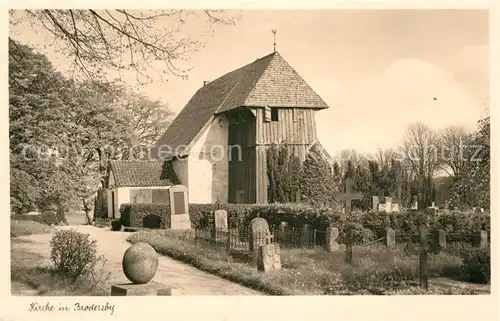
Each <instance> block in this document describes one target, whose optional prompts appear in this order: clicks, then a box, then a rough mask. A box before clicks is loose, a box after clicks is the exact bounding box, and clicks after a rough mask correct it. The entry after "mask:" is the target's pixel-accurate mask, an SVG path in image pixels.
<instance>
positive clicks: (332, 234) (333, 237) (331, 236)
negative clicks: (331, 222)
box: [326, 227, 340, 252]
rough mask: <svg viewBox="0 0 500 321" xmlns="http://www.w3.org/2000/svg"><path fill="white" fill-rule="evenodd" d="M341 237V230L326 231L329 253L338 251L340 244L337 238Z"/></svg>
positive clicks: (331, 229)
mask: <svg viewBox="0 0 500 321" xmlns="http://www.w3.org/2000/svg"><path fill="white" fill-rule="evenodd" d="M338 237H339V229H338V228H337V227H328V228H327V229H326V250H327V251H328V252H334V251H338V249H339V247H340V246H339V244H338V243H337V238H338Z"/></svg>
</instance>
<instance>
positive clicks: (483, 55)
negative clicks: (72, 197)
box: [11, 10, 489, 155]
mask: <svg viewBox="0 0 500 321" xmlns="http://www.w3.org/2000/svg"><path fill="white" fill-rule="evenodd" d="M206 27H207V26H206V25H204V24H203V22H202V21H201V20H200V21H191V22H189V23H188V24H187V25H186V27H185V29H184V31H183V32H185V33H186V34H191V35H192V34H199V33H200V31H203V30H205V29H206ZM272 29H276V30H277V35H276V43H277V51H278V52H279V53H280V54H281V55H282V56H283V58H284V59H285V60H286V61H288V62H289V63H290V65H291V66H292V67H293V68H294V69H295V70H296V71H297V72H298V73H299V74H300V75H301V76H302V77H303V78H304V79H305V80H306V82H308V83H309V85H310V86H311V87H312V88H313V89H314V90H315V91H316V92H317V93H318V94H319V95H320V96H321V97H322V98H323V99H324V100H325V102H326V103H327V104H328V105H329V106H330V108H329V109H327V110H323V111H320V112H318V114H317V116H316V123H317V129H318V138H319V140H320V141H321V143H322V144H323V145H324V146H325V148H326V149H327V150H328V151H329V152H330V153H331V154H333V155H335V154H337V153H338V152H339V151H341V150H344V149H355V150H357V151H359V152H364V153H370V152H375V151H376V150H377V149H379V148H395V147H397V145H398V143H399V142H400V140H401V138H402V135H403V134H404V131H405V129H406V128H407V126H408V125H410V124H412V123H415V122H423V123H425V124H427V125H428V126H430V127H431V128H433V129H441V128H444V127H446V126H450V125H463V126H466V127H467V128H468V129H471V130H472V129H474V128H475V126H476V122H477V120H479V119H480V118H481V117H482V116H484V106H483V103H484V101H485V100H486V98H487V97H488V96H489V32H488V12H487V11H481V10H308V11H304V10H300V11H299V10H274V11H270V10H253V11H248V10H246V11H242V12H241V19H240V20H239V21H238V22H237V24H236V25H235V26H216V27H215V32H214V34H213V36H212V37H204V38H203V39H204V40H205V41H206V45H205V46H204V47H203V49H202V50H200V51H198V52H195V53H193V54H191V55H190V56H189V60H188V62H187V64H186V66H187V67H191V68H192V69H191V71H190V72H189V74H188V76H189V77H188V79H187V80H184V79H181V78H175V77H169V78H168V79H163V80H165V81H155V82H153V83H151V84H148V85H143V86H140V87H139V89H140V90H141V91H143V92H144V93H145V94H147V95H148V96H150V97H152V98H155V99H161V100H163V101H164V102H166V103H167V104H168V105H169V108H170V109H171V110H172V111H174V112H175V113H178V112H179V111H180V110H181V109H182V108H183V107H184V105H185V104H186V103H187V102H188V100H189V99H190V98H191V96H192V95H193V94H194V93H195V92H196V90H198V89H199V88H200V87H201V86H202V85H203V81H204V80H212V79H215V78H218V77H219V76H222V75H223V74H225V73H227V72H230V71H232V70H234V69H236V68H239V67H241V66H243V65H245V64H247V63H250V62H253V61H254V60H255V59H257V58H260V57H262V56H265V55H267V54H269V53H270V52H272V50H273V34H272V32H271V30H272ZM44 35H45V36H46V34H44V33H43V32H42V31H41V30H37V29H36V28H32V27H27V26H22V25H21V26H18V27H16V28H13V29H11V36H13V37H14V38H15V39H17V40H19V41H21V42H23V43H27V44H32V45H33V46H35V48H37V49H39V50H40V51H41V52H43V53H45V54H47V55H48V57H49V59H50V60H51V61H52V62H53V63H54V65H55V66H56V67H57V68H59V69H60V70H63V71H64V70H66V69H67V68H68V63H67V61H68V59H67V57H64V56H63V55H62V54H61V53H60V52H56V51H54V50H53V49H51V48H45V49H44V48H43V44H44V42H46V39H45V38H44ZM122 80H123V81H125V82H126V83H128V84H129V85H130V86H132V87H138V84H137V82H136V77H135V75H133V74H127V75H125V76H124V78H123V79H122ZM434 98H436V99H434Z"/></svg>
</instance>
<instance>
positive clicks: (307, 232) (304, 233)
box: [300, 224, 313, 247]
mask: <svg viewBox="0 0 500 321" xmlns="http://www.w3.org/2000/svg"><path fill="white" fill-rule="evenodd" d="M312 233H313V230H312V227H311V225H310V224H304V225H303V226H302V229H301V230H300V245H301V246H302V247H309V246H310V245H311V243H312Z"/></svg>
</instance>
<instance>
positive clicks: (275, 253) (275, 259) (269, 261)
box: [257, 243, 281, 273]
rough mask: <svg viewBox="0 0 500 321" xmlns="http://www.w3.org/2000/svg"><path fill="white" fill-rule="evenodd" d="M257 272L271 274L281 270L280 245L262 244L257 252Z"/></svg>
mask: <svg viewBox="0 0 500 321" xmlns="http://www.w3.org/2000/svg"><path fill="white" fill-rule="evenodd" d="M257 270H258V271H262V272H266V273H267V272H271V271H277V270H281V256H280V245H279V244H277V243H270V244H262V245H260V246H259V250H258V252H257Z"/></svg>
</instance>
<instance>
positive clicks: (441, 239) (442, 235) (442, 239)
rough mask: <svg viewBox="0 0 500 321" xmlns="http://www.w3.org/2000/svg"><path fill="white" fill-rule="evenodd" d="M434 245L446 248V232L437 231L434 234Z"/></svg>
mask: <svg viewBox="0 0 500 321" xmlns="http://www.w3.org/2000/svg"><path fill="white" fill-rule="evenodd" d="M436 243H437V244H438V245H439V247H440V248H442V249H444V248H446V232H445V231H444V230H438V231H437V233H436Z"/></svg>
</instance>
